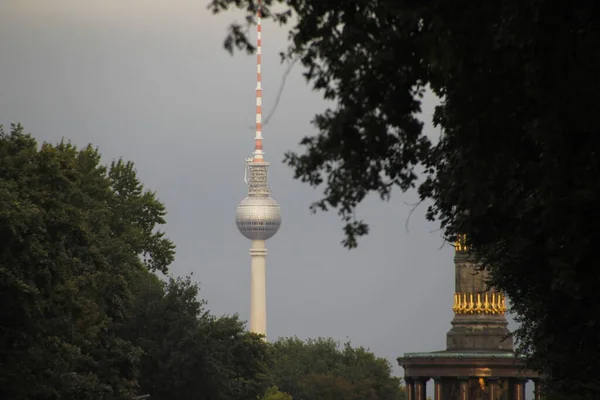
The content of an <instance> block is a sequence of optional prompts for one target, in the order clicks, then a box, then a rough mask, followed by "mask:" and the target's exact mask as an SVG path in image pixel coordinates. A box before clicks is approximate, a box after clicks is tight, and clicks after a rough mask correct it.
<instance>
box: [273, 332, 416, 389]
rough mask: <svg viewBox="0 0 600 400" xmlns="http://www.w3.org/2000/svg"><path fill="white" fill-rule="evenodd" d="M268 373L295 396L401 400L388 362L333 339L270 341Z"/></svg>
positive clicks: (398, 384)
mask: <svg viewBox="0 0 600 400" xmlns="http://www.w3.org/2000/svg"><path fill="white" fill-rule="evenodd" d="M270 370H271V376H272V378H271V379H272V380H273V382H274V383H275V384H276V385H277V387H279V388H281V390H283V391H284V392H285V393H289V395H291V397H292V398H294V399H304V400H311V399H319V400H335V399H356V400H359V399H366V400H369V399H371V400H403V399H404V391H403V390H402V388H401V386H400V378H396V377H393V376H392V375H391V365H390V363H389V362H388V361H387V360H385V359H383V358H378V357H375V355H373V353H371V352H369V351H368V350H366V349H364V348H362V347H357V348H353V347H352V346H351V345H350V343H346V344H344V346H343V347H341V348H340V346H339V344H338V343H337V342H335V341H334V340H333V339H324V338H318V339H309V340H307V341H302V340H300V339H298V338H281V339H279V340H278V341H276V342H274V343H273V344H272V349H271V366H270Z"/></svg>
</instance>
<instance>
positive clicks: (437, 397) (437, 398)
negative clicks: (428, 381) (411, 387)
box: [433, 378, 442, 400]
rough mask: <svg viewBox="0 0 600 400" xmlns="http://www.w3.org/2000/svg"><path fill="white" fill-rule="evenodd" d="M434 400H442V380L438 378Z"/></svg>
mask: <svg viewBox="0 0 600 400" xmlns="http://www.w3.org/2000/svg"><path fill="white" fill-rule="evenodd" d="M433 400H442V380H441V379H440V378H437V379H436V380H435V382H434V384H433Z"/></svg>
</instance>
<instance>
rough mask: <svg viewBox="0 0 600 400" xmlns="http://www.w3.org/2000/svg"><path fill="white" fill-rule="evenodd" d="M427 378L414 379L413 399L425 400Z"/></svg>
mask: <svg viewBox="0 0 600 400" xmlns="http://www.w3.org/2000/svg"><path fill="white" fill-rule="evenodd" d="M426 383H427V378H418V379H415V400H427V386H425V384H426Z"/></svg>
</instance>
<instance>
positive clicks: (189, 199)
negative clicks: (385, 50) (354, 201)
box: [0, 0, 454, 374]
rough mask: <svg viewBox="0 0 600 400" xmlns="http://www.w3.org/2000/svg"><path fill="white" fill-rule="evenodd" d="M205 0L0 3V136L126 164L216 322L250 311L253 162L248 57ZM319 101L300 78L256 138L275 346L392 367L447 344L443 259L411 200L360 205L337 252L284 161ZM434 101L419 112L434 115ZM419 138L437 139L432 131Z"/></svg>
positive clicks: (276, 44)
mask: <svg viewBox="0 0 600 400" xmlns="http://www.w3.org/2000/svg"><path fill="white" fill-rule="evenodd" d="M207 3H208V0H86V1H81V0H52V1H48V0H37V1H36V0H1V5H0V124H4V125H5V126H6V125H9V124H10V123H11V122H21V123H22V124H23V125H24V127H25V129H26V130H27V131H28V132H31V133H32V134H33V135H34V136H35V137H36V138H38V140H40V141H44V140H45V141H51V142H56V141H58V140H60V139H61V138H62V137H64V138H66V139H70V140H72V141H73V142H74V143H76V144H77V145H80V146H83V145H86V144H87V143H93V144H94V145H98V146H99V148H100V151H101V152H102V154H103V156H104V161H105V162H110V161H111V160H112V159H114V158H118V157H123V158H125V159H127V160H132V161H134V162H135V164H136V165H137V169H138V172H139V175H140V176H141V179H142V180H143V182H144V183H145V185H146V186H147V187H148V188H150V189H152V190H156V191H157V192H158V195H159V198H160V199H161V200H162V201H163V202H164V203H165V204H166V206H167V209H168V211H169V214H168V225H167V226H166V231H167V232H168V235H169V236H170V237H171V239H172V240H173V241H174V242H175V243H176V244H177V259H176V262H175V264H174V265H173V266H172V272H173V273H174V274H178V275H185V274H189V273H191V272H193V273H194V278H195V279H196V280H197V281H199V282H200V283H201V287H202V296H203V297H204V298H205V299H207V300H208V304H209V308H210V309H211V310H212V311H213V312H215V313H217V314H225V313H229V314H231V313H239V314H240V315H241V317H242V318H244V319H247V317H248V314H249V304H248V300H249V274H250V259H249V255H248V248H249V246H250V243H249V241H248V240H246V239H245V238H244V237H243V236H242V235H241V234H240V233H239V232H238V231H237V229H236V226H235V223H234V214H235V208H236V206H237V204H238V202H239V201H240V200H241V199H242V198H243V197H244V196H245V193H246V191H247V188H246V186H245V184H244V182H243V177H244V175H243V174H244V169H243V168H244V159H245V158H246V157H249V156H250V154H251V151H252V146H253V142H252V137H253V134H254V133H253V131H252V130H251V129H249V127H250V126H251V125H252V123H253V121H254V88H255V68H254V62H255V58H254V57H250V56H246V55H245V54H237V55H235V56H234V57H231V56H230V55H229V54H228V53H227V52H226V51H225V50H223V47H222V42H223V38H224V36H225V33H226V27H227V25H228V23H229V22H231V21H233V20H236V19H237V20H239V21H241V20H242V18H243V16H242V15H241V14H240V13H237V12H230V13H227V14H224V15H220V16H216V17H215V16H213V15H212V14H210V12H209V11H207V9H206V5H207ZM263 32H264V33H263V54H264V56H263V79H264V83H263V85H264V109H265V110H266V111H269V110H270V109H271V108H272V106H273V103H274V99H275V95H276V92H277V89H278V87H279V84H280V80H281V76H282V74H283V72H284V70H285V66H282V65H280V64H279V57H278V51H279V50H281V49H283V47H284V45H285V40H286V37H287V36H286V32H285V31H284V30H282V29H281V28H279V27H276V26H275V25H274V24H271V23H270V22H265V24H264V27H263ZM325 106H326V105H325V103H324V102H323V101H322V100H321V96H320V94H319V93H316V92H312V91H311V90H310V88H309V87H308V86H307V85H306V84H305V82H304V79H303V78H302V76H301V69H300V67H299V66H296V67H295V68H294V69H293V70H292V72H291V74H290V76H289V78H288V81H287V84H286V88H285V92H284V94H283V97H282V99H281V102H280V104H279V107H278V109H277V112H276V114H275V116H274V117H273V119H272V120H271V122H270V123H269V124H268V125H267V126H266V127H265V129H264V137H265V141H264V145H265V152H266V158H267V160H268V161H271V162H272V166H271V170H270V183H271V187H272V189H273V196H274V198H275V199H276V200H277V201H278V202H279V204H280V205H281V208H282V212H283V218H284V222H283V225H282V228H281V230H280V231H279V233H278V234H277V235H276V236H275V237H274V238H273V239H271V240H269V241H268V242H267V245H268V249H269V256H268V260H267V265H268V267H267V268H268V273H267V280H268V282H267V288H268V289H267V290H268V334H269V338H270V339H275V338H277V337H279V336H291V335H297V336H299V337H301V338H307V337H316V336H331V337H333V338H335V339H338V340H341V341H344V340H346V339H350V340H352V342H353V343H354V344H355V345H363V346H366V347H369V348H370V349H371V350H373V351H374V352H375V353H376V354H377V355H379V356H384V357H387V358H388V359H389V360H390V361H391V362H392V364H393V365H394V366H395V368H396V372H397V373H399V374H401V370H400V368H399V367H397V363H396V361H395V359H396V357H398V356H399V355H401V354H402V353H404V352H415V351H433V350H442V349H444V348H445V338H446V337H445V334H446V332H447V331H448V330H449V328H450V320H451V318H452V310H451V306H452V295H453V289H454V288H453V286H454V268H453V264H452V255H453V249H452V248H451V247H450V246H449V245H444V246H443V241H442V239H441V235H440V233H439V232H438V229H437V228H438V227H437V225H435V224H431V223H428V222H426V221H425V218H424V213H425V207H421V208H419V209H417V210H416V211H415V212H414V214H413V216H412V218H411V220H410V224H409V231H407V230H406V229H405V222H406V219H407V217H408V215H409V212H410V210H411V206H410V205H407V203H413V202H415V201H416V199H417V196H416V194H415V193H408V194H401V193H397V195H396V196H395V197H394V199H393V201H391V202H390V203H382V202H380V201H379V200H377V199H371V200H370V201H367V202H366V203H365V204H364V205H363V206H362V207H361V208H360V210H359V213H360V216H362V217H364V218H366V219H367V220H368V222H369V223H370V224H371V234H370V235H369V236H368V237H366V238H365V239H363V240H362V241H361V242H360V246H359V248H358V249H357V250H353V251H348V250H346V249H344V248H343V247H342V246H341V245H340V241H341V239H342V231H341V222H340V221H339V219H338V217H337V215H336V214H335V213H326V214H324V213H319V214H317V215H311V214H310V213H309V210H308V206H309V204H310V202H311V201H313V200H316V199H318V197H319V194H320V192H318V191H315V190H313V189H311V188H310V187H308V186H306V185H304V184H302V183H300V182H297V181H295V180H293V179H292V171H291V169H289V168H288V167H286V166H284V165H283V164H282V163H281V160H282V158H283V153H284V152H285V151H286V150H288V149H296V148H297V143H298V142H299V141H300V139H301V138H302V137H303V136H304V135H307V134H308V135H310V134H313V133H314V132H315V130H314V128H313V127H312V125H311V124H310V120H311V119H312V117H313V115H314V114H315V113H317V112H319V111H320V110H323V109H324V107H325ZM433 106H434V99H433V98H431V97H429V98H427V99H426V102H425V104H424V114H423V118H424V119H425V120H426V121H429V120H430V119H431V112H432V109H433ZM427 129H428V133H429V134H431V135H437V134H438V133H437V132H435V131H434V129H433V128H432V127H431V125H430V124H428V125H427Z"/></svg>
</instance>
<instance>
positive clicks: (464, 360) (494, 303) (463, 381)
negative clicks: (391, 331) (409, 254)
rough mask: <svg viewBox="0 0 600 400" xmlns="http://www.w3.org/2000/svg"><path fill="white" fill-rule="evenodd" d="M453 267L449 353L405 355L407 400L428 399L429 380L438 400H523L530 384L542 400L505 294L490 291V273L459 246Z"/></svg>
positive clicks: (537, 396)
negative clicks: (519, 351)
mask: <svg viewBox="0 0 600 400" xmlns="http://www.w3.org/2000/svg"><path fill="white" fill-rule="evenodd" d="M454 265H455V270H456V280H455V294H454V305H453V310H454V319H453V320H452V322H451V324H452V328H451V329H450V331H449V332H448V333H447V334H446V350H443V351H434V352H431V353H406V354H404V356H403V357H401V358H399V359H398V362H399V364H400V365H401V366H402V367H403V368H404V379H405V382H406V389H407V400H426V399H427V393H426V383H427V381H429V380H430V379H432V380H433V381H434V393H433V398H434V400H524V399H525V387H526V384H527V383H528V382H529V381H532V382H533V384H534V385H535V399H536V400H539V399H541V395H540V388H541V386H540V385H541V382H540V377H539V376H538V374H537V373H536V372H534V371H530V370H526V369H525V365H524V362H523V360H522V359H519V358H517V356H516V355H515V353H514V345H513V339H512V337H511V335H510V332H509V330H508V328H507V325H508V322H507V320H506V315H505V314H506V299H505V298H504V295H503V294H502V293H499V292H497V291H496V290H494V289H493V288H489V287H488V286H487V284H486V277H485V273H483V272H479V271H477V269H476V265H475V263H474V262H473V257H472V256H471V255H470V254H469V252H468V251H467V249H466V248H465V247H464V245H463V244H461V243H460V242H459V243H457V244H456V252H455V256H454Z"/></svg>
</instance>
